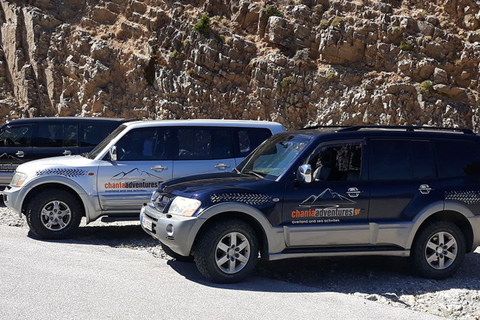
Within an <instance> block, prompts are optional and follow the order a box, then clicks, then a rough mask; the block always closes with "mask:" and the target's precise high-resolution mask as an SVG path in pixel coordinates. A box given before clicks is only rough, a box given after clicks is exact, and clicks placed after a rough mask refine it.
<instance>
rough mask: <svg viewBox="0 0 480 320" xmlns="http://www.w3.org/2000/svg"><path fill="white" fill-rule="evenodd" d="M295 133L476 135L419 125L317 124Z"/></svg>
mask: <svg viewBox="0 0 480 320" xmlns="http://www.w3.org/2000/svg"><path fill="white" fill-rule="evenodd" d="M296 132H297V133H303V134H311V135H327V134H328V135H335V136H349V137H355V136H357V137H364V136H389V137H392V136H397V137H418V136H425V135H428V136H430V137H432V136H437V137H442V138H447V137H459V136H464V137H476V136H477V135H476V134H475V133H474V132H473V131H472V130H470V129H463V128H443V127H421V126H351V127H340V126H334V127H329V126H318V127H307V128H304V129H301V130H298V131H296Z"/></svg>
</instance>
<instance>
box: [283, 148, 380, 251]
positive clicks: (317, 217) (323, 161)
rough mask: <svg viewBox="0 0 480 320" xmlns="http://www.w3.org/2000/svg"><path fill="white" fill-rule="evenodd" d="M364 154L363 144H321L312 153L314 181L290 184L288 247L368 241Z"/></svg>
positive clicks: (285, 213) (285, 214) (286, 211)
mask: <svg viewBox="0 0 480 320" xmlns="http://www.w3.org/2000/svg"><path fill="white" fill-rule="evenodd" d="M362 154H364V151H363V141H349V142H344V143H338V142H336V143H333V144H323V145H321V146H320V148H318V149H317V150H316V151H315V152H314V153H312V155H311V156H310V157H309V159H308V164H310V166H311V168H312V172H313V174H312V181H311V182H310V183H305V182H302V183H296V184H292V185H289V186H287V190H286V191H285V198H284V207H283V221H284V224H285V230H286V231H287V232H286V244H287V246H288V247H303V246H316V247H318V246H342V245H362V244H367V243H368V242H369V239H370V230H369V225H368V205H369V189H368V182H367V181H366V180H365V179H364V177H365V176H366V172H365V169H366V167H365V165H364V164H363V161H362V159H363V155H362Z"/></svg>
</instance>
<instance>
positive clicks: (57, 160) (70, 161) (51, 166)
mask: <svg viewBox="0 0 480 320" xmlns="http://www.w3.org/2000/svg"><path fill="white" fill-rule="evenodd" d="M93 162H95V160H91V159H88V158H85V157H82V156H80V155H75V156H60V157H52V158H44V159H38V160H33V161H29V162H27V163H24V164H21V165H20V166H18V168H17V172H22V173H26V174H28V175H31V174H36V173H37V172H41V171H44V170H55V169H58V168H75V169H82V168H85V169H92V163H93Z"/></svg>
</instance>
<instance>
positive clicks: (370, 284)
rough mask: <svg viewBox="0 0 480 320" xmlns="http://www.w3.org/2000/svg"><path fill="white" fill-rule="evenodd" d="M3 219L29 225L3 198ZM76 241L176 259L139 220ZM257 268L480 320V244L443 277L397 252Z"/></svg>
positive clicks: (102, 226)
mask: <svg viewBox="0 0 480 320" xmlns="http://www.w3.org/2000/svg"><path fill="white" fill-rule="evenodd" d="M0 225H8V226H12V227H19V228H25V229H27V228H28V227H27V225H26V221H25V219H24V218H23V219H19V218H18V215H16V214H14V213H13V212H12V211H11V210H9V209H8V208H6V207H5V206H4V205H3V203H0ZM69 241H70V240H69ZM71 241H74V242H77V243H88V244H101V245H108V246H111V247H123V248H125V247H127V248H132V249H136V250H147V251H148V252H150V253H151V254H152V255H154V256H155V257H157V258H159V259H171V258H170V257H169V256H167V255H166V254H165V253H164V252H163V250H162V249H161V248H160V246H158V242H157V241H155V240H154V239H152V238H151V237H150V236H148V235H147V234H146V233H144V232H143V231H142V230H141V228H140V226H139V224H138V223H136V222H130V223H108V224H106V223H102V222H100V221H96V222H94V223H91V224H89V225H88V226H86V225H85V223H84V221H82V224H81V228H80V229H79V231H78V233H77V235H76V236H75V238H74V239H73V240H71ZM256 274H257V275H258V276H262V277H268V278H273V279H279V280H283V281H287V282H292V283H298V284H303V285H308V286H311V287H316V288H319V289H320V290H322V291H332V292H341V293H346V294H351V295H355V296H359V297H363V298H365V299H368V300H372V301H378V302H379V303H384V304H389V305H394V306H398V307H404V308H408V309H413V310H416V311H422V312H427V313H430V314H434V315H439V316H442V317H445V318H450V319H478V320H480V247H478V248H477V249H476V250H475V252H474V253H472V254H468V255H467V256H466V259H465V263H464V264H463V266H462V268H460V270H459V271H458V272H457V274H456V275H455V276H453V277H451V278H449V279H446V280H442V281H436V280H427V279H422V278H418V277H415V276H412V274H411V273H410V270H409V265H408V259H402V258H392V257H354V258H353V257H341V258H339V257H335V258H311V259H290V260H283V261H274V262H266V261H261V262H260V263H259V264H258V266H257V268H256Z"/></svg>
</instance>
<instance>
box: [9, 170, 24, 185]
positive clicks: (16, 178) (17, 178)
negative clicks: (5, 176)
mask: <svg viewBox="0 0 480 320" xmlns="http://www.w3.org/2000/svg"><path fill="white" fill-rule="evenodd" d="M25 179H27V175H26V174H25V173H20V172H15V174H14V175H13V178H12V181H11V182H10V186H11V187H21V186H22V184H23V183H24V182H25Z"/></svg>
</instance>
